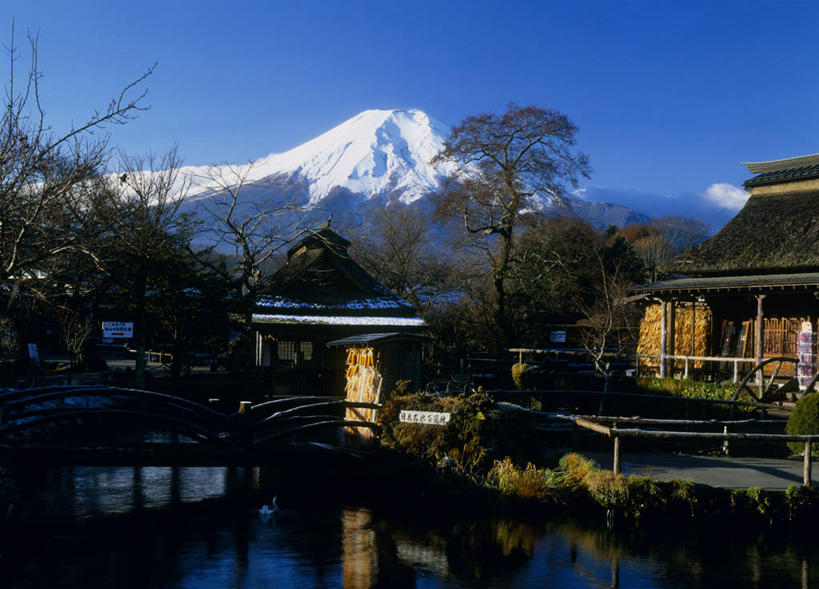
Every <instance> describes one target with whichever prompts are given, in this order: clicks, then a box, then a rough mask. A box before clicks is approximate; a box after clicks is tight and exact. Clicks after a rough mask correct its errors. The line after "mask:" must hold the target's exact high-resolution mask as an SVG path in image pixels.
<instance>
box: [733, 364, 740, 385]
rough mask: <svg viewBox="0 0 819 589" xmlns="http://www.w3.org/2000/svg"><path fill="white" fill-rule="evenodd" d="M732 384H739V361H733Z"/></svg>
mask: <svg viewBox="0 0 819 589" xmlns="http://www.w3.org/2000/svg"><path fill="white" fill-rule="evenodd" d="M734 382H739V360H734Z"/></svg>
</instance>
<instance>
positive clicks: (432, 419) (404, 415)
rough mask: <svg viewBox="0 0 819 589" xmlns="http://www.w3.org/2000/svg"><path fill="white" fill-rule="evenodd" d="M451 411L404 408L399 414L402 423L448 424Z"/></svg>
mask: <svg viewBox="0 0 819 589" xmlns="http://www.w3.org/2000/svg"><path fill="white" fill-rule="evenodd" d="M450 415H451V414H449V413H440V412H438V411H408V410H404V411H401V413H399V414H398V420H399V421H401V422H402V423H422V424H426V425H446V424H448V423H449V417H450Z"/></svg>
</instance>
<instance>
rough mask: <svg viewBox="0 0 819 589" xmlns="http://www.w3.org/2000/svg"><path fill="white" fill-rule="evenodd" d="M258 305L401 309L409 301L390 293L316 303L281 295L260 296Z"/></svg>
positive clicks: (283, 307)
mask: <svg viewBox="0 0 819 589" xmlns="http://www.w3.org/2000/svg"><path fill="white" fill-rule="evenodd" d="M257 306H259V307H265V308H272V309H304V310H308V309H310V310H329V309H338V310H339V311H343V310H363V309H401V308H404V307H408V306H409V303H406V302H404V301H403V300H402V299H400V298H398V297H396V296H395V295H393V294H392V293H390V296H384V297H369V298H365V299H356V300H352V301H346V302H343V303H336V304H332V303H330V304H325V303H316V302H310V301H304V300H298V299H293V298H290V297H283V296H271V297H261V298H259V301H258V303H257Z"/></svg>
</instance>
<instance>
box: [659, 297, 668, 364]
mask: <svg viewBox="0 0 819 589" xmlns="http://www.w3.org/2000/svg"><path fill="white" fill-rule="evenodd" d="M660 311H661V312H660V378H665V355H666V348H665V344H666V338H667V337H668V325H667V323H668V321H667V315H668V303H666V302H665V301H660Z"/></svg>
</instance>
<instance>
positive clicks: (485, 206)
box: [433, 103, 590, 344]
mask: <svg viewBox="0 0 819 589" xmlns="http://www.w3.org/2000/svg"><path fill="white" fill-rule="evenodd" d="M576 133H577V127H576V126H575V125H574V124H573V123H572V122H571V121H570V120H569V118H568V117H567V116H566V115H564V114H562V113H560V112H558V111H555V110H552V109H546V108H541V107H537V106H524V107H521V106H517V105H516V104H514V103H510V104H509V106H508V108H507V111H506V112H505V113H504V114H503V115H501V116H498V115H495V114H481V115H478V116H472V117H468V118H466V119H465V120H464V121H463V122H462V123H461V124H460V125H457V126H456V127H454V128H453V129H452V132H451V133H450V136H449V138H448V139H447V140H446V142H445V143H444V148H443V150H442V151H441V153H439V154H438V155H437V156H436V157H435V158H434V160H433V162H434V163H444V162H453V163H455V164H456V165H457V168H458V172H457V174H456V176H455V177H454V178H453V179H452V180H453V181H452V182H451V184H450V186H451V188H450V189H449V190H447V191H445V193H444V198H443V200H442V201H441V205H440V207H439V212H440V213H441V214H443V215H446V216H451V215H452V214H455V213H457V214H459V215H460V216H461V217H462V220H463V224H464V228H465V230H466V232H467V233H468V234H470V235H473V236H480V238H481V240H482V247H483V250H484V251H485V252H486V254H487V256H488V259H489V262H490V265H491V274H492V281H493V285H494V290H495V299H496V301H495V311H494V315H495V322H496V324H497V325H498V327H499V329H500V330H501V333H502V334H503V339H504V340H505V341H504V342H501V343H502V344H505V343H507V342H508V340H509V338H510V326H509V322H508V310H507V288H506V281H507V278H508V275H509V268H510V262H511V260H512V256H513V246H514V237H515V229H516V227H517V226H518V224H519V219H520V214H521V212H522V211H523V210H524V209H526V208H527V207H535V206H537V205H538V203H537V202H536V201H537V200H538V199H536V198H534V197H536V196H540V197H541V198H543V199H547V200H548V199H553V200H560V199H561V197H562V196H563V195H564V194H565V190H566V185H567V184H570V185H575V184H576V183H577V180H578V179H579V178H580V177H582V176H586V177H587V176H588V175H589V173H590V166H589V162H588V158H587V157H586V155H585V154H583V153H582V152H579V151H576V150H575V149H574V145H575V135H576Z"/></svg>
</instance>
